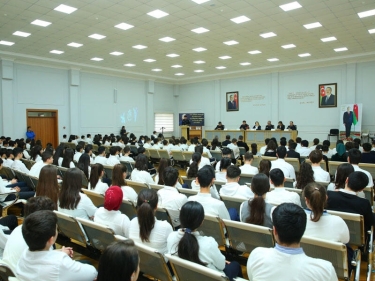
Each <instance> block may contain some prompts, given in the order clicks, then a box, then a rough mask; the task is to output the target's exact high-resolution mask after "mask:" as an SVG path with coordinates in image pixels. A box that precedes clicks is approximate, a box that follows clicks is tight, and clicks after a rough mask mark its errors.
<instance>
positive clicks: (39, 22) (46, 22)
mask: <svg viewBox="0 0 375 281" xmlns="http://www.w3.org/2000/svg"><path fill="white" fill-rule="evenodd" d="M31 24H34V25H39V26H43V27H46V26H49V25H50V24H51V23H50V22H48V21H44V20H34V21H33V22H31Z"/></svg>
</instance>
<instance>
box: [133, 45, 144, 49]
mask: <svg viewBox="0 0 375 281" xmlns="http://www.w3.org/2000/svg"><path fill="white" fill-rule="evenodd" d="M133 48H134V49H139V50H142V49H146V48H147V46H143V45H135V46H133Z"/></svg>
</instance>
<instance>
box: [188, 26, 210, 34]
mask: <svg viewBox="0 0 375 281" xmlns="http://www.w3.org/2000/svg"><path fill="white" fill-rule="evenodd" d="M191 31H193V32H195V33H198V34H200V33H204V32H207V31H209V30H208V29H207V28H204V27H198V28H195V29H192V30H191Z"/></svg>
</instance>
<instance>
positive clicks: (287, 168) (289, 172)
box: [271, 146, 296, 179]
mask: <svg viewBox="0 0 375 281" xmlns="http://www.w3.org/2000/svg"><path fill="white" fill-rule="evenodd" d="M276 156H277V160H273V161H271V170H273V169H275V168H280V169H281V170H282V171H283V173H284V176H285V177H287V178H291V179H296V172H295V171H294V167H293V166H292V165H291V164H289V163H288V162H286V161H285V160H284V158H285V156H286V148H285V146H279V147H278V148H277V149H276Z"/></svg>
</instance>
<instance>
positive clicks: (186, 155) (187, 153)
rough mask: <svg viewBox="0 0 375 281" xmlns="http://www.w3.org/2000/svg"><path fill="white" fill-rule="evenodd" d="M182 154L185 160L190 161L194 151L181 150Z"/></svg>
mask: <svg viewBox="0 0 375 281" xmlns="http://www.w3.org/2000/svg"><path fill="white" fill-rule="evenodd" d="M182 154H183V155H184V157H185V160H186V161H189V162H190V160H191V157H192V156H193V154H194V152H193V151H183V152H182Z"/></svg>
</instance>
